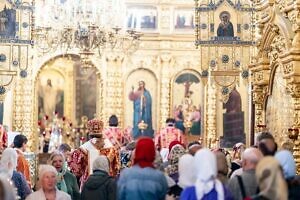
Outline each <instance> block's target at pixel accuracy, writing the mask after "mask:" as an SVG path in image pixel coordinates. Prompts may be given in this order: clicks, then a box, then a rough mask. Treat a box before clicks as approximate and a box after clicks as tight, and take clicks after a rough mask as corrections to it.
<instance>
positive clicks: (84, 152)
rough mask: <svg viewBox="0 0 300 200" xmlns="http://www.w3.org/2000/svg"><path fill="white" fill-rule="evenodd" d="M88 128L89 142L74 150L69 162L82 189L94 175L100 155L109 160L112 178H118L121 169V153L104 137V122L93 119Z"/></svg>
mask: <svg viewBox="0 0 300 200" xmlns="http://www.w3.org/2000/svg"><path fill="white" fill-rule="evenodd" d="M87 126H88V130H89V136H88V137H89V141H87V142H86V143H84V144H83V145H81V146H80V147H79V148H78V149H76V150H74V151H73V152H72V154H71V158H70V160H69V161H68V165H69V167H70V170H71V172H72V173H73V174H74V175H75V176H76V177H77V178H79V180H80V188H82V186H83V184H84V183H85V181H86V180H87V178H88V177H89V175H90V174H91V173H92V165H93V162H94V160H95V159H96V158H97V157H98V156H99V155H105V156H107V158H108V159H109V163H110V175H111V176H116V175H117V174H118V173H119V169H120V161H119V152H118V151H117V150H116V148H115V147H114V146H113V145H112V144H111V143H110V142H109V140H108V139H104V137H103V134H102V131H103V122H102V121H100V120H98V119H93V120H90V121H89V122H88V124H87Z"/></svg>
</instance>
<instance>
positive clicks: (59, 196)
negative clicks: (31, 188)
mask: <svg viewBox="0 0 300 200" xmlns="http://www.w3.org/2000/svg"><path fill="white" fill-rule="evenodd" d="M26 200H47V199H46V197H45V194H44V191H43V189H39V190H38V191H36V192H34V193H31V194H30V195H29V196H28V197H27V198H26ZM55 200H71V197H70V195H68V194H67V193H65V192H62V191H59V190H57V189H56V199H55Z"/></svg>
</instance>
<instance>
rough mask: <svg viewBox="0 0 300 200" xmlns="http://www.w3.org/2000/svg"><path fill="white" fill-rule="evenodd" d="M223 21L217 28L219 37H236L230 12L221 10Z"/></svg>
mask: <svg viewBox="0 0 300 200" xmlns="http://www.w3.org/2000/svg"><path fill="white" fill-rule="evenodd" d="M219 18H220V20H221V22H220V24H219V27H218V30H217V36H218V37H234V31H233V25H232V23H231V21H230V13H229V12H227V11H223V12H221V14H220V16H219Z"/></svg>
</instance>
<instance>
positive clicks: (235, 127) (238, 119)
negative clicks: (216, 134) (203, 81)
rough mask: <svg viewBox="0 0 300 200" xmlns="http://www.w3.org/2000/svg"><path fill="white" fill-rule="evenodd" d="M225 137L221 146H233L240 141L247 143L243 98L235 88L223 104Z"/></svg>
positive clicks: (222, 138)
mask: <svg viewBox="0 0 300 200" xmlns="http://www.w3.org/2000/svg"><path fill="white" fill-rule="evenodd" d="M223 108H224V109H225V113H224V114H223V137H221V146H222V147H226V148H231V147H233V145H234V144H236V143H238V142H243V143H245V140H246V137H245V136H246V135H245V132H244V112H243V111H242V99H241V95H240V93H239V92H238V91H237V90H236V89H235V88H234V89H233V90H232V91H231V93H230V95H229V99H228V101H227V102H226V103H224V104H223Z"/></svg>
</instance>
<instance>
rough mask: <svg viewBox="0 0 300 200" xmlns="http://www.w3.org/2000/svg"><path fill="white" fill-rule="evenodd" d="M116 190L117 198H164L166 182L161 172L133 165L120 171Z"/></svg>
mask: <svg viewBox="0 0 300 200" xmlns="http://www.w3.org/2000/svg"><path fill="white" fill-rule="evenodd" d="M117 191H118V199H119V200H164V199H165V196H166V194H167V191H168V184H167V180H166V178H165V176H164V174H163V173H162V172H160V171H158V170H156V169H153V168H150V167H145V168H141V167H140V166H138V165H135V166H133V167H131V168H126V169H124V170H123V171H121V175H120V178H119V180H118V190H117Z"/></svg>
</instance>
